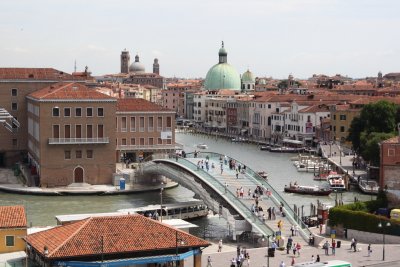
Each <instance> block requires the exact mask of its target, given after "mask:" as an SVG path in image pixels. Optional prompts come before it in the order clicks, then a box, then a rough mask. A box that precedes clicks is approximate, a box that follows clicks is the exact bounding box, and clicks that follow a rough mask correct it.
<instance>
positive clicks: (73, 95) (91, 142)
mask: <svg viewBox="0 0 400 267" xmlns="http://www.w3.org/2000/svg"><path fill="white" fill-rule="evenodd" d="M116 103H117V100H116V99H115V98H113V97H110V96H108V95H105V94H102V93H99V92H97V91H96V90H93V89H90V88H88V87H86V86H85V85H82V84H78V83H57V84H54V85H50V86H48V87H45V88H43V89H41V90H38V91H35V92H33V93H31V94H29V95H28V96H27V116H28V130H27V134H28V158H29V163H30V165H31V174H32V175H35V176H36V177H37V179H35V185H36V186H39V185H40V186H44V187H53V186H66V185H69V184H71V183H89V184H111V182H112V174H113V173H115V136H116V135H115V128H116V126H115V114H116Z"/></svg>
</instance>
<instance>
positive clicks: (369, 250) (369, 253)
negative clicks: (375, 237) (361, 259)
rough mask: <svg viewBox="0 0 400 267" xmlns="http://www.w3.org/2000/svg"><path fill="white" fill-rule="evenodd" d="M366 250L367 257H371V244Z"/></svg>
mask: <svg viewBox="0 0 400 267" xmlns="http://www.w3.org/2000/svg"><path fill="white" fill-rule="evenodd" d="M367 250H368V257H370V256H371V252H372V249H371V244H368V248H367Z"/></svg>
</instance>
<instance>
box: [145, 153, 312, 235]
mask: <svg viewBox="0 0 400 267" xmlns="http://www.w3.org/2000/svg"><path fill="white" fill-rule="evenodd" d="M206 159H208V161H209V170H207V169H206V167H205V164H204V165H203V166H204V167H203V168H201V167H200V166H199V165H198V163H199V162H201V161H203V163H204V162H205V161H206ZM221 159H222V160H221ZM230 159H232V160H234V161H235V162H236V166H238V165H239V164H240V165H241V166H242V167H243V166H244V164H242V163H240V162H239V161H237V160H235V159H233V158H230V157H228V161H229V160H230ZM212 165H214V168H212ZM221 169H222V171H221ZM142 172H143V174H144V175H163V176H166V177H168V178H170V179H172V180H174V181H176V182H178V183H179V184H180V185H182V186H184V187H186V188H188V189H190V190H192V191H193V192H195V193H196V195H197V196H198V197H200V198H201V199H202V200H203V201H204V202H205V203H206V205H207V206H208V207H209V208H210V209H211V210H213V211H214V212H216V213H219V214H220V215H221V216H223V217H224V218H225V219H226V220H227V221H228V223H229V224H230V226H232V229H234V230H235V231H236V234H238V233H240V232H242V231H247V230H248V228H249V227H250V230H251V231H253V232H256V233H258V234H259V236H260V237H261V236H265V237H268V236H273V234H274V233H276V231H278V226H277V222H278V221H279V220H282V221H283V227H282V235H283V236H288V235H289V233H290V227H291V225H292V224H293V225H297V226H298V229H299V231H298V232H299V235H298V236H296V237H294V241H295V242H300V241H306V242H308V239H309V236H310V234H311V232H310V230H309V229H308V228H307V226H306V225H305V224H304V223H303V222H301V220H300V218H298V216H297V215H296V214H295V213H294V211H293V210H292V209H291V208H290V206H289V205H288V204H287V203H286V201H285V200H284V199H283V198H282V196H281V195H280V194H279V193H278V192H277V191H276V190H275V189H274V188H273V187H272V186H271V185H270V184H269V183H268V181H267V180H266V179H264V178H262V177H261V176H260V175H258V174H257V173H256V172H254V171H253V170H252V169H250V168H249V167H246V168H245V171H244V172H243V173H240V174H239V175H238V177H237V176H236V170H233V169H230V168H229V164H226V163H225V161H224V155H221V154H218V153H212V152H199V153H197V157H195V155H194V154H193V153H189V154H186V157H185V158H182V157H175V155H167V154H162V155H157V154H156V155H153V156H152V158H151V160H150V161H147V162H145V163H144V164H143V165H142ZM257 186H260V187H261V188H263V190H264V192H265V190H266V189H268V190H269V191H271V193H272V194H271V196H269V197H268V196H266V195H265V194H264V195H261V196H260V197H259V206H261V207H262V208H263V211H264V214H265V216H266V217H267V220H265V221H264V220H263V218H262V216H257V215H256V214H255V213H254V212H253V211H252V210H251V206H252V204H253V203H254V202H255V201H254V199H253V198H252V197H251V196H250V197H249V196H248V191H249V189H250V190H251V195H252V193H253V192H254V190H255V188H256V187H257ZM240 187H243V188H244V191H245V194H244V197H243V198H240V197H237V192H236V190H237V189H238V188H240ZM280 205H283V210H284V213H285V215H286V216H285V217H282V216H281V215H280V214H279V206H280ZM268 207H275V211H276V213H277V214H276V219H272V220H268V216H267V208H268ZM246 228H247V229H246ZM233 236H234V237H235V235H233ZM302 243H303V242H302Z"/></svg>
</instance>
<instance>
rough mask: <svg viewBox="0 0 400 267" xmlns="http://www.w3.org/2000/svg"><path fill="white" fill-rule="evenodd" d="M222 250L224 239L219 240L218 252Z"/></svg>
mask: <svg viewBox="0 0 400 267" xmlns="http://www.w3.org/2000/svg"><path fill="white" fill-rule="evenodd" d="M221 251H222V239H220V240H219V242H218V252H221Z"/></svg>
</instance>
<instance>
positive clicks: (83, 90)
mask: <svg viewBox="0 0 400 267" xmlns="http://www.w3.org/2000/svg"><path fill="white" fill-rule="evenodd" d="M29 96H31V97H33V98H36V99H76V100H79V99H115V98H113V97H111V96H108V95H105V94H102V93H100V92H97V91H96V90H95V89H90V88H88V87H87V86H85V85H83V84H80V83H65V82H61V83H57V84H53V85H51V86H48V87H45V88H43V89H40V90H38V91H35V92H33V93H31V94H30V95H29Z"/></svg>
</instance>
